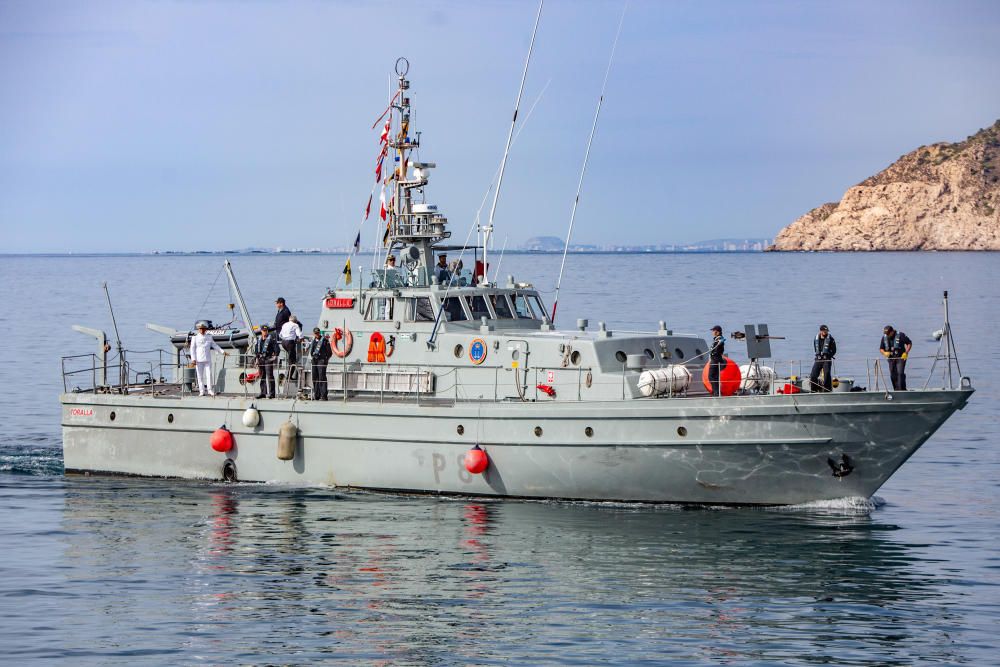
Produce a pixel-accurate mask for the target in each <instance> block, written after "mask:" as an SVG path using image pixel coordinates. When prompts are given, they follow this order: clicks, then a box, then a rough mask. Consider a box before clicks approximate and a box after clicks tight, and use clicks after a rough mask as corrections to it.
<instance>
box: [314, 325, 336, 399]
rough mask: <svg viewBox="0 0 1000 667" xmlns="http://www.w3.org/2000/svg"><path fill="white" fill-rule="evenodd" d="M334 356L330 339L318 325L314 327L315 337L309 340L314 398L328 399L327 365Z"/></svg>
mask: <svg viewBox="0 0 1000 667" xmlns="http://www.w3.org/2000/svg"><path fill="white" fill-rule="evenodd" d="M332 356H333V350H332V349H331V348H330V339H329V338H327V337H326V336H324V335H323V332H322V331H320V329H319V327H316V328H315V329H313V338H312V340H311V341H309V357H310V358H311V359H312V384H313V387H312V397H313V399H314V400H317V401H325V400H326V397H327V386H326V365H327V363H329V361H330V357H332Z"/></svg>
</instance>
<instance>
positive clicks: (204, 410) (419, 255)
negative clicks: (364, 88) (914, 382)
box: [61, 67, 973, 505]
mask: <svg viewBox="0 0 1000 667" xmlns="http://www.w3.org/2000/svg"><path fill="white" fill-rule="evenodd" d="M406 69H407V68H405V67H404V68H403V69H402V70H400V69H399V68H398V67H397V75H398V89H397V91H396V94H395V95H394V97H393V98H392V101H391V103H390V105H389V109H388V118H387V119H386V123H385V127H384V129H383V138H382V141H381V142H380V146H381V147H383V148H382V152H381V154H380V158H379V160H380V162H379V169H378V171H379V172H381V164H382V163H381V160H382V159H383V158H385V157H386V154H387V153H390V152H391V155H393V156H394V158H395V159H394V164H395V169H394V170H393V171H392V173H391V174H388V176H387V177H386V178H384V179H383V178H382V174H381V173H379V177H378V178H379V182H380V184H381V185H385V186H388V187H389V191H390V194H391V198H390V199H389V200H388V201H389V203H388V205H387V206H386V207H385V208H386V210H385V220H386V223H385V224H386V231H385V239H384V245H385V248H386V250H387V251H388V252H390V253H392V254H394V255H397V256H398V257H400V258H401V260H402V262H401V266H400V267H399V268H381V269H377V270H372V271H369V272H367V273H366V272H365V271H360V272H359V273H360V276H359V280H357V285H356V286H355V285H353V284H346V283H345V285H344V286H343V287H341V286H340V284H339V283H338V287H337V288H336V289H333V290H329V291H328V292H327V293H326V294H324V295H322V298H321V299H320V300H319V303H318V306H319V316H318V317H317V320H316V321H317V323H318V324H317V326H318V327H319V328H320V329H321V330H322V335H324V336H328V337H329V338H330V340H331V343H332V346H333V349H334V351H335V353H336V356H335V357H334V358H333V359H332V360H331V364H330V366H329V367H328V369H327V381H328V383H329V393H330V400H328V401H319V400H312V399H311V398H310V384H311V378H310V377H309V374H310V369H309V368H308V366H307V367H305V368H302V369H301V372H299V373H298V374H297V378H298V379H297V380H295V381H293V380H292V379H291V377H292V374H291V373H290V372H289V368H288V367H287V364H286V363H285V362H280V363H279V365H278V369H277V370H276V376H277V380H278V385H279V389H278V393H279V395H278V397H277V398H275V399H273V400H257V399H255V398H254V397H255V395H256V394H257V393H258V387H259V382H260V380H259V378H257V373H258V369H256V368H255V367H254V360H253V359H252V357H251V355H250V354H249V350H250V349H251V348H252V343H253V341H254V340H255V338H256V336H257V335H258V334H257V330H256V327H254V326H253V322H252V320H251V317H250V314H249V313H248V311H247V309H246V306H245V304H244V302H243V299H242V296H241V295H240V292H239V287H238V285H237V283H236V279H235V277H234V275H233V272H232V269H231V267H230V265H229V263H228V262H227V263H226V270H227V272H228V276H229V280H230V284H231V287H232V288H233V292H234V294H235V297H236V299H235V300H236V302H237V303H238V305H239V307H240V313H241V316H242V319H243V321H244V326H243V327H238V326H235V325H232V326H229V327H228V328H224V329H219V330H217V331H213V334H214V336H215V339H216V341H217V342H220V344H222V345H223V347H225V348H226V349H227V350H229V351H231V352H234V353H235V354H230V357H235V358H236V362H235V363H232V362H230V363H229V364H228V366H227V364H226V363H223V359H222V358H221V356H219V357H217V358H216V359H215V363H214V365H213V368H214V372H215V375H216V389H217V391H218V396H216V397H214V398H201V397H199V396H197V395H196V394H194V393H193V392H192V388H193V387H192V382H193V372H192V371H190V370H188V368H187V363H186V359H185V358H184V351H185V349H186V347H187V345H188V341H189V339H190V331H177V330H174V329H171V328H169V327H163V326H158V325H149V326H150V328H153V329H155V330H156V331H160V332H162V333H164V334H165V335H167V336H168V337H169V338H170V340H171V342H172V349H171V350H170V351H169V352H167V353H164V354H163V355H162V357H161V358H160V359H159V360H158V361H156V362H154V363H151V364H150V365H149V366H148V367H142V368H140V366H139V364H138V363H137V362H135V361H131V360H129V359H130V357H129V356H128V355H127V352H126V351H125V350H123V349H119V356H118V360H117V363H116V364H109V361H108V357H107V354H108V351H109V349H110V346H109V345H108V344H107V343H106V340H107V337H106V336H105V335H104V333H103V332H101V331H97V330H92V329H85V328H83V327H79V328H78V330H81V331H84V332H85V333H90V334H92V335H94V336H96V337H97V338H98V352H97V353H96V354H94V355H90V356H88V357H85V363H83V364H79V363H78V362H79V361H80V359H79V358H76V359H72V358H71V359H64V384H65V388H66V391H65V393H63V394H62V396H61V402H62V426H63V448H64V459H65V468H66V471H67V473H97V474H104V473H107V474H124V475H140V476H155V477H174V478H189V479H206V480H215V479H226V480H239V481H247V482H283V483H291V484H304V485H329V486H333V487H346V488H353V489H369V490H379V491H393V492H407V493H410V492H420V493H432V494H460V495H471V496H498V497H509V498H535V499H574V500H590V501H632V502H656V503H694V504H711V505H744V504H750V505H779V504H796V503H804V502H809V501H818V500H827V499H836V498H842V497H857V496H860V497H864V498H867V497H869V496H871V495H872V494H873V493H874V492H875V491H876V490H877V489H878V488H879V487H880V486H881V485H882V484H884V483H885V481H886V480H887V479H888V478H889V477H890V476H891V475H892V474H893V472H894V471H895V470H896V469H897V468H899V466H901V465H902V464H903V463H904V462H905V461H906V460H907V458H909V457H910V456H911V455H912V454H913V453H914V452H915V451H916V450H917V449H918V448H919V447H920V446H921V445H922V444H923V443H924V442H925V441H926V440H927V439H928V438H930V437H931V435H932V434H933V433H934V432H935V431H936V430H937V429H938V427H940V426H941V424H942V423H944V421H945V420H946V419H948V417H949V416H950V415H951V414H952V413H953V412H954V411H956V410H958V409H960V408H962V407H963V406H964V405H965V404H966V402H967V401H968V400H969V397H970V396H971V395H972V393H973V389H972V387H971V383H970V381H969V380H968V378H964V377H959V378H957V382H956V377H955V375H953V373H952V366H953V362H955V364H956V368H957V360H956V359H954V358H953V352H954V348H953V346H952V344H951V331H950V327H948V325H947V318H946V328H945V330H944V335H943V337H942V346H943V348H942V349H943V350H944V353H943V354H942V355H941V360H942V362H946V363H947V372H946V373H942V375H941V377H942V378H943V381H942V384H943V385H945V386H943V387H942V388H924V389H921V390H916V391H906V392H902V391H900V392H897V391H893V390H891V389H889V388H886V387H885V385H884V380H883V384H882V386H881V387H880V386H879V378H880V376H881V373H882V371H880V370H879V369H876V370H875V375H874V379H875V384H874V386H873V387H872V388H871V389H867V390H859V389H860V387H856V388H855V390H854V391H847V390H846V389H847V388H849V383H847V382H844V383H843V384H841V385H840V387H838V389H839V391H834V392H832V393H811V392H808V391H803V392H800V391H799V387H798V385H797V384H796V383H795V380H794V378H790V377H789V378H779V377H776V374H775V373H774V371H773V369H771V368H769V367H768V366H766V364H767V363H768V362H767V360H768V358H769V357H770V349H769V341H770V338H771V337H770V336H769V335H768V332H767V330H766V327H764V326H748V327H747V329H746V334H747V336H746V342H747V347H748V356H749V357H750V358H751V360H752V361H751V363H750V364H749V365H748V366H747V367H746V368H744V369H743V370H744V373H743V375H744V376H745V377H741V376H740V371H739V370H738V369H737V368H736V365H735V363H729V364H728V365H727V366H726V369H724V372H723V384H724V389H725V392H724V393H726V394H734V395H729V396H724V397H716V396H713V395H711V394H710V393H709V392H708V391H707V390H705V389H703V388H702V387H701V385H700V383H699V382H697V381H696V380H695V381H693V380H692V376H694V377H695V378H697V376H699V375H701V374H702V373H703V370H704V367H705V363H706V353H707V351H708V349H709V346H708V342H707V341H706V340H705V339H704V338H702V337H700V336H696V335H689V334H681V333H675V332H674V331H673V330H671V329H669V328H667V326H666V325H665V324H664V323H662V322H661V323H660V326H659V328H658V330H657V331H653V332H650V333H647V334H629V335H622V334H620V333H619V332H613V331H611V330H608V329H607V328H606V327H605V326H604V324H603V323H599V325H598V327H597V328H596V330H593V329H590V328H589V323H588V322H586V321H585V320H580V321H578V322H577V327H576V329H573V330H568V331H567V330H558V329H556V328H555V326H554V325H553V323H552V320H551V318H550V315H549V312H548V310H547V309H546V305H545V304H544V302H543V299H542V298H541V296H540V295H539V292H538V290H536V289H535V288H534V287H533V285H532V284H531V283H530V282H525V281H521V280H515V278H514V277H512V276H507V277H506V280H500V281H498V280H497V279H496V277H494V278H493V279H492V280H491V279H490V276H489V264H488V262H487V261H486V257H485V251H486V245H487V244H486V240H485V238H484V239H483V242H482V244H480V245H476V246H474V247H466V246H465V245H457V246H456V245H449V244H448V240H449V238H450V236H451V232H450V231H449V229H448V221H447V219H446V217H445V216H444V215H443V214H442V213H441V212H440V211H439V210H438V209H437V208H436V207H435V206H434V205H432V204H431V203H429V201H428V200H427V197H426V194H427V190H428V183H429V178H430V174H431V171H432V169H433V168H434V166H435V165H434V164H432V163H428V162H418V161H415V160H414V159H413V156H414V151H415V149H417V148H418V147H419V146H420V134H419V133H414V132H413V131H412V128H411V127H410V118H411V107H410V98H409V93H408V90H409V88H410V82H409V80H408V79H407V78H406V76H407V72H406ZM383 119H385V117H383ZM377 122H378V121H377ZM373 192H374V190H373ZM370 201H371V199H369V202H370ZM470 237H471V232H470ZM477 243H478V241H477ZM449 250H450V251H453V252H461V253H468V252H469V251H471V253H472V257H471V258H470V260H471V261H470V262H469V264H470V265H471V266H473V267H475V268H474V270H469V269H467V268H465V267H458V266H453V267H448V268H446V269H445V270H437V269H436V266H435V265H436V262H435V257H436V256H437V255H438V254H439V253H443V252H446V251H449ZM480 253H482V255H481V254H480ZM379 260H381V257H379ZM345 268H346V269H347V270H346V272H345V274H346V276H347V277H348V279H350V276H351V270H350V268H351V267H350V259H349V260H348V265H347V267H345ZM307 330H308V327H307ZM119 348H121V346H120V345H119ZM215 354H218V353H215ZM227 359H228V357H227ZM74 361H75V362H77V365H78V366H82V367H83V368H82V369H81V368H75V369H74V368H72V366H73V363H74ZM88 364H89V367H88ZM67 366H69V367H70V368H69V370H67ZM942 367H943V363H942ZM109 369H116V370H117V376H118V380H117V381H112V382H109V380H108V379H107V378H108V371H109ZM81 370H82V371H83V372H82V373H81ZM730 373H734V374H735V379H734V378H733V377H729V375H730ZM113 375H115V374H114V373H112V376H113ZM958 375H959V376H960V370H959V371H958ZM87 381H89V382H90V384H89V386H87V384H86V383H87ZM81 382H82V383H83V386H81V384H80V383H81ZM869 384H871V382H869ZM74 385H76V386H75V388H74V389H72V390H70V389H69V387H70V386H74ZM220 424H221V425H223V428H220Z"/></svg>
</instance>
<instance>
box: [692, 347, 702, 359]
mask: <svg viewBox="0 0 1000 667" xmlns="http://www.w3.org/2000/svg"><path fill="white" fill-rule="evenodd" d="M694 354H695V356H696V357H700V356H701V348H700V347H696V348H694Z"/></svg>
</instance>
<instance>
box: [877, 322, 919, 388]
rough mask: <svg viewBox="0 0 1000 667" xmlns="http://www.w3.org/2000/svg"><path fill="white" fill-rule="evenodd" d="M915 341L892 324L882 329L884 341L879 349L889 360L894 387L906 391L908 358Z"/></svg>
mask: <svg viewBox="0 0 1000 667" xmlns="http://www.w3.org/2000/svg"><path fill="white" fill-rule="evenodd" d="M912 347H913V341H912V340H910V338H909V336H907V335H906V334H905V333H903V332H902V331H896V330H895V329H893V327H892V325H891V324H887V325H885V328H884V329H882V342H881V343H880V344H879V346H878V349H879V351H880V352H881V353H882V356H884V357H885V358H886V359H888V360H889V377H890V379H892V388H893V389H895V390H896V391H906V358H907V357H908V356H909V355H910V348H912Z"/></svg>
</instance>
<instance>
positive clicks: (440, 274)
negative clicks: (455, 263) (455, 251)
mask: <svg viewBox="0 0 1000 667" xmlns="http://www.w3.org/2000/svg"><path fill="white" fill-rule="evenodd" d="M434 274H435V275H436V276H437V279H438V284H439V285H447V284H448V283H449V282H451V271H449V270H448V255H445V254H444V253H442V254H440V255H438V263H437V265H436V266H435V267H434Z"/></svg>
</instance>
